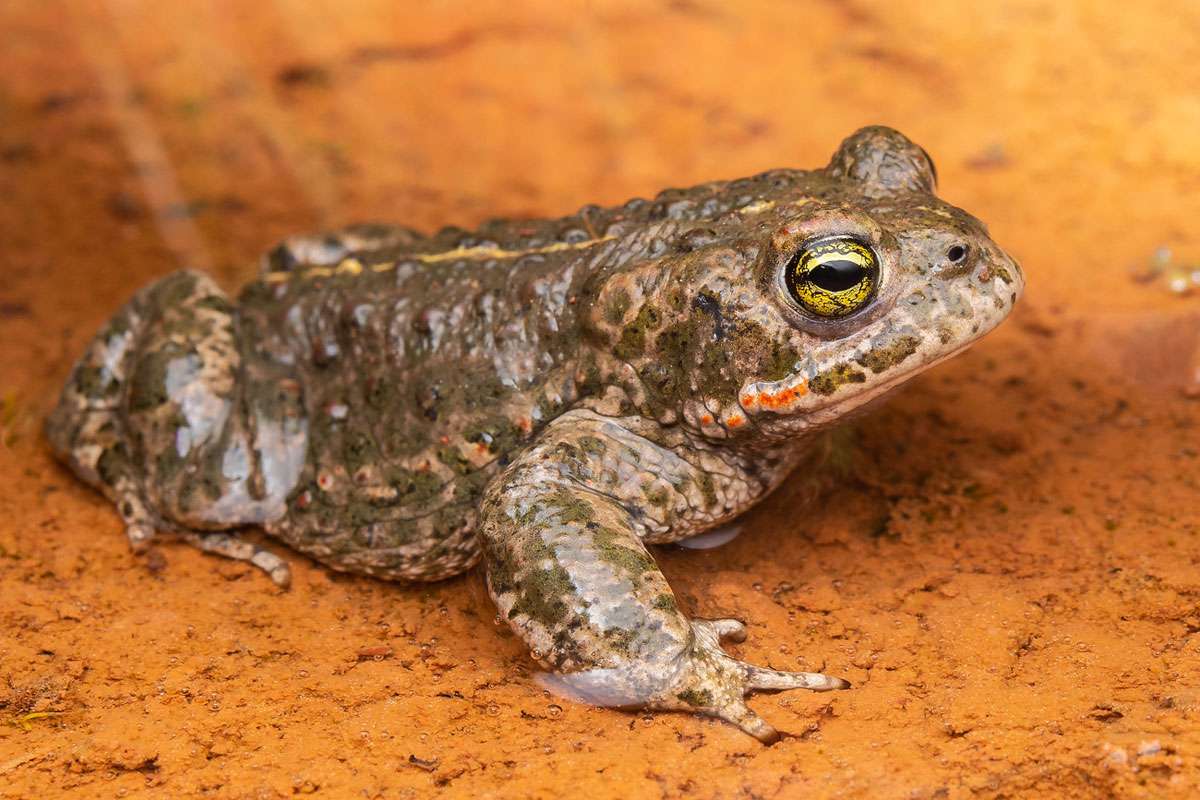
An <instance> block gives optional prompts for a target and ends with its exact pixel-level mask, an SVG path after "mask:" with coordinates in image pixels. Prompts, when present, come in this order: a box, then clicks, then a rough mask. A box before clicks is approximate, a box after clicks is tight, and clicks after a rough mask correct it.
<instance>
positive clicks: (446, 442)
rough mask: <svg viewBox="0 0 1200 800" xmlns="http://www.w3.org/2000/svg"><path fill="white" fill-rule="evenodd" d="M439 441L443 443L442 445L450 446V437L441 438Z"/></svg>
mask: <svg viewBox="0 0 1200 800" xmlns="http://www.w3.org/2000/svg"><path fill="white" fill-rule="evenodd" d="M438 441H439V442H441V443H442V444H450V437H449V436H439V437H438Z"/></svg>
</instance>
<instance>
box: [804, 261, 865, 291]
mask: <svg viewBox="0 0 1200 800" xmlns="http://www.w3.org/2000/svg"><path fill="white" fill-rule="evenodd" d="M864 273H865V270H863V268H862V266H861V265H860V264H858V263H857V262H854V261H851V260H849V259H844V258H838V259H831V260H829V261H822V262H821V263H820V264H818V265H817V266H815V267H813V268H812V269H811V270H809V271H808V274H807V275H805V276H804V277H805V279H806V280H807V281H808V282H809V283H812V284H814V285H815V286H817V287H819V288H821V289H824V290H825V291H827V292H843V291H845V290H846V289H852V288H854V287H855V286H857V285H858V284H859V283H860V282H861V281H862V279H863V277H864Z"/></svg>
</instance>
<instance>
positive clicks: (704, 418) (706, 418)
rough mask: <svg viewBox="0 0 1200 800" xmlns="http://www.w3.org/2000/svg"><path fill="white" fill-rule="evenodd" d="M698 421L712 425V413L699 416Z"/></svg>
mask: <svg viewBox="0 0 1200 800" xmlns="http://www.w3.org/2000/svg"><path fill="white" fill-rule="evenodd" d="M700 423H701V424H703V425H712V424H713V417H712V414H705V415H704V416H702V417H701V418H700Z"/></svg>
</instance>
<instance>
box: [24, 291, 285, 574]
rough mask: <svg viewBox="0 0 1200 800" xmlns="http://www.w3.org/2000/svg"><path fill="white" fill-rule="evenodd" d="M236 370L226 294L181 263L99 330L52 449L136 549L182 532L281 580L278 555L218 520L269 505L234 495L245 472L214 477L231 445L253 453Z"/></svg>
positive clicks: (54, 423) (260, 511) (52, 429)
mask: <svg viewBox="0 0 1200 800" xmlns="http://www.w3.org/2000/svg"><path fill="white" fill-rule="evenodd" d="M239 369H240V355H239V352H238V347H237V339H236V330H235V324H234V321H233V309H232V305H231V304H230V303H229V301H228V299H227V298H226V297H225V295H224V293H223V292H221V290H220V289H219V288H218V287H217V286H216V285H215V284H214V283H213V282H212V281H211V280H210V279H209V278H207V277H205V276H203V275H199V274H196V273H193V272H176V273H173V274H171V275H168V276H167V277H165V278H163V279H162V280H159V281H157V282H156V283H154V284H151V285H150V286H148V287H146V288H145V289H143V290H142V291H140V292H138V293H137V294H136V295H135V296H134V297H133V299H132V300H130V301H129V303H127V304H126V305H125V307H124V308H122V309H121V310H120V311H119V312H118V313H117V314H116V315H114V316H113V318H112V319H111V320H110V321H109V322H108V324H107V325H106V326H105V327H104V328H103V329H101V331H100V332H99V333H98V334H97V335H96V336H95V338H94V339H93V340H92V342H91V344H90V345H89V347H88V349H87V351H86V352H85V353H84V355H83V357H82V358H81V359H80V360H79V362H78V363H77V364H76V366H75V368H74V370H73V371H72V373H71V377H70V378H69V379H68V381H67V384H66V386H65V387H64V389H63V393H62V396H61V398H60V400H59V404H58V406H57V407H56V408H55V410H54V411H53V412H52V413H51V415H50V417H49V419H48V420H47V422H46V433H47V437H48V438H49V440H50V444H51V446H52V447H53V449H54V451H55V453H56V454H57V455H58V456H59V458H61V459H62V460H63V461H65V462H66V463H67V464H68V465H70V466H71V468H72V469H73V470H74V471H75V472H76V474H78V475H79V476H80V477H81V478H83V479H84V480H85V481H86V482H87V483H89V484H91V485H92V486H94V487H96V488H98V489H100V490H101V491H102V492H103V493H104V494H105V495H106V496H107V497H108V498H109V499H110V500H111V501H112V502H113V503H114V504H115V505H116V506H117V509H118V511H119V512H120V513H121V516H122V519H123V520H124V522H125V526H126V535H127V536H128V538H129V543H130V546H131V548H132V549H133V550H134V552H144V551H145V550H146V549H147V548H148V547H149V546H150V543H151V542H152V540H153V539H154V538H155V535H156V532H157V531H167V532H171V533H177V534H179V535H180V537H181V538H182V539H184V540H185V541H188V542H190V543H192V544H193V545H195V546H197V547H199V548H200V549H202V550H204V551H206V552H210V553H218V554H220V555H224V556H227V557H229V558H235V559H239V560H244V561H248V562H250V563H252V564H254V565H255V566H257V567H259V568H260V569H263V570H264V571H265V572H267V574H268V575H270V577H271V578H272V580H274V581H275V582H276V583H280V584H282V585H286V584H287V581H288V577H289V576H288V570H287V565H286V564H285V563H284V562H283V561H282V560H281V559H279V558H278V557H276V556H273V555H271V554H269V553H266V551H263V550H261V549H260V548H257V547H255V546H254V545H251V544H248V543H245V542H242V541H241V540H239V539H238V538H237V537H236V535H235V534H233V533H231V532H225V531H224V529H227V528H231V527H235V526H238V525H244V524H250V523H255V522H259V521H261V518H262V517H263V516H264V508H265V504H264V498H262V497H260V498H258V499H257V500H255V499H253V498H249V497H239V496H238V495H237V492H236V490H238V489H240V488H242V484H244V483H246V481H243V482H242V484H232V483H231V482H230V481H229V480H228V479H227V478H226V479H224V480H222V479H217V480H214V479H213V476H214V475H221V467H222V466H223V465H224V464H226V463H230V459H229V455H230V454H234V455H240V454H245V453H249V452H252V448H251V447H250V444H251V442H250V437H249V436H248V435H247V433H246V431H245V430H244V424H243V422H242V419H241V415H240V414H238V413H237V409H236V401H237V390H238V372H239ZM248 460H249V459H248V458H242V459H241V461H248ZM234 461H237V459H234ZM214 468H215V470H216V471H215V472H214ZM243 494H249V493H247V492H243ZM258 494H260V495H261V494H262V493H261V492H259V493H258ZM267 499H269V498H267ZM216 531H222V532H219V533H218V532H216Z"/></svg>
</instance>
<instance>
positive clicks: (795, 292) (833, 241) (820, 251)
mask: <svg viewBox="0 0 1200 800" xmlns="http://www.w3.org/2000/svg"><path fill="white" fill-rule="evenodd" d="M878 282H879V259H878V257H876V255H875V251H874V250H872V249H871V248H869V247H867V246H866V245H865V244H863V243H862V242H859V241H858V240H856V239H849V238H846V237H831V238H827V239H818V240H817V241H815V242H810V243H809V244H807V245H805V246H804V247H803V248H802V249H801V250H800V252H798V253H797V254H796V255H795V256H793V257H792V260H791V261H789V262H788V265H787V267H786V269H785V271H784V283H786V284H787V290H788V292H789V293H790V294H791V296H792V299H794V300H795V301H796V302H797V303H799V304H800V306H801V307H802V308H803V309H804V310H805V311H808V312H809V313H811V314H814V315H816V316H818V317H826V318H829V319H837V318H839V317H844V316H847V315H849V314H853V313H854V312H855V311H858V310H859V309H860V308H862V307H863V306H865V305H866V304H867V303H868V302H869V301H870V300H871V298H872V296H874V294H875V287H876V284H877V283H878Z"/></svg>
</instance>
